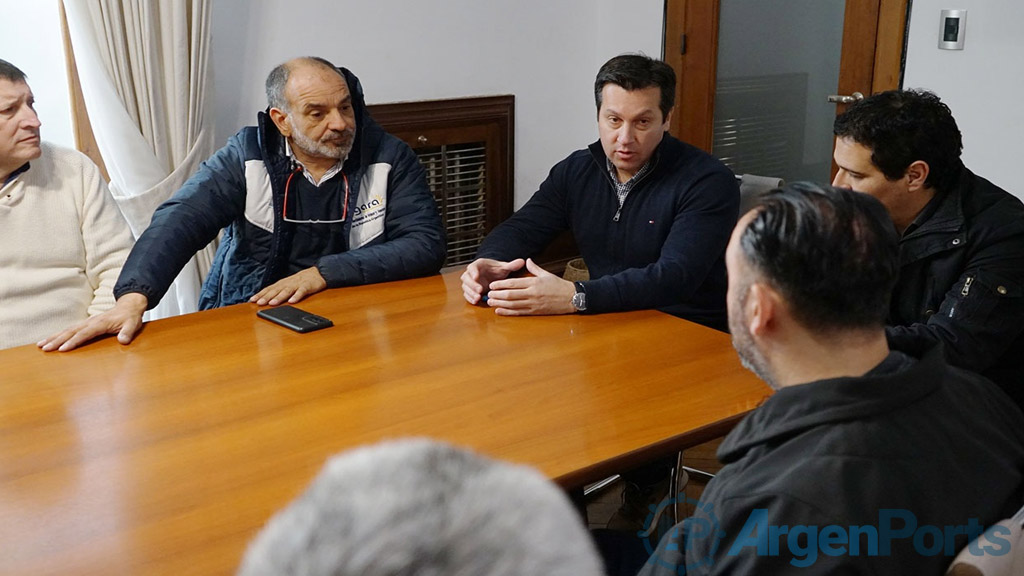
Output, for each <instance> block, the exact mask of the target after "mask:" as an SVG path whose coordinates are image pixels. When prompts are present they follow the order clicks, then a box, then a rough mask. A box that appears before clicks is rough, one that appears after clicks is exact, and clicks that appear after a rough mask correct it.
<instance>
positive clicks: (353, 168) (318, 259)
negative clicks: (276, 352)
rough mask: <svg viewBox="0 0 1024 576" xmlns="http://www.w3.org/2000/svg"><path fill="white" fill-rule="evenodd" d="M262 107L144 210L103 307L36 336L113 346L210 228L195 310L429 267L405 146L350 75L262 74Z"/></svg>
mask: <svg viewBox="0 0 1024 576" xmlns="http://www.w3.org/2000/svg"><path fill="white" fill-rule="evenodd" d="M266 88H267V100H268V104H269V108H268V110H267V111H266V112H264V113H260V114H259V118H258V126H249V127H246V128H243V129H242V130H241V131H240V132H238V134H236V135H235V136H234V137H233V138H231V140H229V141H228V144H227V145H226V146H225V147H224V148H221V149H220V150H219V151H218V152H217V153H216V154H214V155H213V156H212V157H211V158H210V159H209V160H207V161H206V162H205V163H204V164H203V165H202V167H201V168H200V169H199V171H198V172H197V173H196V174H195V175H194V176H193V177H192V178H191V179H189V181H188V182H186V183H185V185H184V186H183V187H182V189H181V190H179V191H178V192H177V193H176V194H175V195H174V196H173V197H172V198H171V199H170V200H168V201H167V202H165V203H164V204H163V205H161V206H160V207H159V208H157V210H156V212H155V213H154V214H153V219H152V222H151V224H150V226H149V228H147V229H146V231H145V232H144V233H143V234H142V236H141V237H140V238H139V240H138V242H137V243H136V245H135V248H134V249H133V250H132V252H131V254H130V255H129V257H128V261H127V262H126V263H125V265H124V268H123V269H122V272H121V275H120V277H119V278H118V282H117V284H116V286H115V287H114V296H115V297H116V298H117V303H116V305H115V306H114V308H113V309H112V310H110V311H108V312H106V313H104V314H101V315H99V316H95V317H93V318H91V319H89V320H88V321H86V322H83V323H81V324H78V325H76V326H74V327H72V328H69V329H68V330H65V331H64V332H61V333H59V334H57V335H55V336H52V337H50V338H47V339H45V340H43V341H41V342H40V343H39V345H40V347H41V348H42V349H43V350H46V351H51V350H61V351H66V350H71V349H73V348H75V347H76V346H78V345H80V344H83V343H85V342H87V341H89V340H91V339H93V338H95V337H97V336H100V335H103V334H115V333H116V334H117V335H118V341H120V342H121V343H122V344H127V343H129V342H131V340H132V339H133V338H134V337H135V335H136V333H138V331H139V329H140V328H141V326H142V315H143V312H145V310H147V309H149V308H152V307H153V306H155V305H156V304H157V303H158V302H159V301H160V298H161V297H163V295H164V293H165V292H166V291H167V288H168V287H169V286H170V284H171V282H172V281H173V280H174V277H175V276H176V275H177V274H178V272H179V271H180V270H181V268H182V267H183V266H184V265H185V263H186V262H187V261H188V259H189V258H190V257H191V256H192V255H193V254H194V253H195V252H196V251H197V250H199V249H200V248H202V247H203V246H205V245H206V244H208V243H209V242H210V241H211V240H213V239H214V238H215V237H216V236H217V234H218V232H220V231H221V230H222V229H223V231H224V233H223V236H222V239H221V244H220V246H219V248H218V250H217V255H216V257H215V259H214V262H213V267H212V269H211V270H210V274H209V276H208V277H207V278H206V281H205V282H204V284H203V289H202V293H201V295H200V302H199V304H200V307H201V308H203V309H208V308H216V307H219V306H227V305H229V304H235V303H238V302H245V301H248V302H254V303H256V304H259V305H267V304H269V305H277V304H283V303H286V302H288V303H295V302H298V301H300V300H302V299H303V298H305V297H307V296H309V295H311V294H315V293H317V292H320V291H321V290H324V289H327V288H338V287H342V286H352V285H360V284H372V283H376V282H387V281H392V280H401V279H405V278H411V277H416V276H424V275H428V274H434V273H436V272H437V271H438V270H439V269H440V267H441V264H442V263H443V261H444V257H445V233H444V228H443V226H442V224H441V219H440V216H439V214H438V211H437V206H436V204H435V202H434V198H433V195H432V194H431V192H430V189H429V188H428V187H427V182H426V178H425V173H424V171H423V168H422V167H421V166H420V163H419V161H418V159H417V158H416V156H415V154H414V153H413V152H412V150H411V149H410V148H409V147H408V146H406V145H405V144H404V143H403V142H401V141H400V140H398V139H397V138H395V137H394V136H391V135H390V134H387V133H386V132H384V130H383V129H382V128H381V127H380V126H379V125H377V123H376V122H374V121H373V119H372V118H371V117H370V115H369V113H368V112H367V111H366V108H365V105H364V101H363V93H362V88H361V86H360V85H359V80H358V79H357V78H356V77H355V75H353V74H352V73H351V72H349V71H348V70H346V69H344V68H336V67H335V66H334V65H333V64H331V63H330V62H328V61H326V60H324V59H321V58H312V57H306V58H297V59H294V60H291V61H288V62H285V63H284V64H281V65H280V66H278V67H276V68H275V69H274V70H273V71H271V73H270V75H269V76H268V77H267V86H266Z"/></svg>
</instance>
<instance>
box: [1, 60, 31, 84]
mask: <svg viewBox="0 0 1024 576" xmlns="http://www.w3.org/2000/svg"><path fill="white" fill-rule="evenodd" d="M0 79H3V80H7V81H9V82H24V81H25V73H24V72H22V71H21V69H20V68H18V67H17V66H15V65H14V64H11V63H10V62H8V61H7V60H3V59H0Z"/></svg>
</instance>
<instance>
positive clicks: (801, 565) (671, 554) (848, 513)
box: [641, 183, 1024, 576]
mask: <svg viewBox="0 0 1024 576" xmlns="http://www.w3.org/2000/svg"><path fill="white" fill-rule="evenodd" d="M897 243H898V238H897V235H896V233H895V231H894V229H893V227H892V225H891V223H890V221H889V218H888V216H887V214H886V210H885V208H884V207H883V206H882V204H881V203H879V202H878V201H877V200H875V199H874V198H872V197H870V196H868V195H866V194H860V193H857V192H853V191H851V190H848V189H840V188H832V187H828V186H818V185H815V184H809V183H794V184H790V185H787V186H784V187H783V188H782V189H779V190H775V191H773V192H771V193H769V194H768V195H767V196H766V197H765V198H764V199H763V201H762V204H761V206H760V207H758V208H756V209H755V210H752V211H751V212H749V213H747V214H746V215H744V216H743V217H742V218H740V221H739V223H738V224H737V226H736V230H735V231H734V232H733V235H732V240H731V241H730V243H729V248H728V250H727V251H726V262H727V265H728V269H729V294H728V303H729V326H730V328H731V333H732V339H733V346H734V347H735V348H736V350H737V352H738V354H739V356H740V359H741V360H742V361H743V363H744V365H745V366H747V367H748V368H749V369H751V370H752V371H753V372H754V373H755V374H757V375H758V376H759V377H760V378H762V379H763V380H764V381H765V382H767V383H768V384H769V385H770V386H771V387H772V388H774V389H775V390H776V392H775V394H774V395H773V396H771V397H770V398H768V399H767V400H766V401H765V402H764V403H763V404H762V405H761V406H759V407H758V408H756V409H755V410H754V411H753V412H752V413H751V414H749V415H748V416H747V417H746V418H745V419H744V420H742V421H741V422H740V424H739V425H737V427H736V428H735V429H734V430H733V431H732V432H731V433H730V434H729V435H728V436H727V437H726V439H725V441H724V442H723V443H722V445H721V447H720V448H719V450H718V458H719V459H720V460H721V461H722V462H723V463H724V464H725V467H724V468H722V470H721V471H720V472H719V473H718V475H717V476H716V477H715V478H714V479H713V480H712V481H711V482H710V483H709V484H708V486H707V489H706V490H705V492H704V494H703V496H702V497H701V499H700V502H699V503H698V504H697V505H696V510H697V513H696V514H695V515H694V516H693V517H692V518H690V519H687V520H686V521H684V522H683V523H682V524H680V525H677V527H676V529H675V530H673V531H672V532H671V533H670V534H669V535H668V536H666V537H665V538H663V539H662V541H661V543H660V544H659V545H658V548H657V549H656V550H655V552H654V554H653V555H652V556H651V558H650V559H649V560H648V562H647V564H646V565H645V566H644V568H643V570H641V574H642V575H643V576H662V575H669V574H677V573H682V572H681V571H680V569H682V568H685V569H686V574H784V573H800V574H875V575H879V574H935V575H938V574H942V573H943V572H944V571H945V568H946V566H948V565H949V563H950V562H951V561H952V559H953V556H954V555H955V553H956V551H957V550H958V549H960V548H963V547H964V545H965V544H966V543H967V542H968V541H969V540H972V539H973V538H975V537H977V536H979V535H980V534H981V532H982V531H983V530H984V528H985V527H986V526H988V525H989V524H991V523H992V522H994V521H996V520H999V519H1001V518H1004V517H1006V516H1009V515H1010V514H1012V513H1013V511H1015V510H1016V509H1017V508H1018V507H1019V506H1020V503H1021V499H1022V498H1024V492H1022V490H1024V414H1022V413H1021V411H1020V409H1019V408H1018V407H1017V406H1015V405H1014V404H1013V403H1012V402H1010V401H1009V398H1008V397H1007V396H1006V394H1005V393H1004V392H1003V391H1002V390H1000V389H999V387H998V386H995V385H994V384H993V383H992V382H990V381H988V380H987V379H985V378H983V377H982V376H979V375H977V374H976V373H973V372H968V371H966V370H962V369H959V368H955V367H952V366H950V365H949V364H947V363H946V361H945V359H944V358H943V355H942V353H941V350H940V349H939V348H938V347H933V348H932V349H930V350H927V351H925V352H924V353H923V354H921V355H914V354H906V353H903V352H900V351H896V350H890V348H889V346H888V344H887V342H886V332H885V318H886V314H887V313H888V304H889V295H890V291H891V288H892V286H893V285H894V284H895V282H896V277H897V274H898V270H899V256H898V247H897ZM864 527H866V528H864ZM872 530H874V532H875V535H874V536H873V537H872V535H871V532H872ZM936 531H937V532H938V536H936ZM936 539H938V544H936ZM887 544H888V545H887Z"/></svg>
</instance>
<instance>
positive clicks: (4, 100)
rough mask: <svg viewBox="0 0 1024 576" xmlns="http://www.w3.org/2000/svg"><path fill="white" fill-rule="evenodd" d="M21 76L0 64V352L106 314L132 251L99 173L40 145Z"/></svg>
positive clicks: (77, 157) (82, 160)
mask: <svg viewBox="0 0 1024 576" xmlns="http://www.w3.org/2000/svg"><path fill="white" fill-rule="evenodd" d="M34 105H35V97H34V96H33V94H32V89H31V88H29V85H28V82H27V81H26V77H25V73H24V72H22V71H21V70H20V69H18V67H17V66H14V65H13V64H11V63H10V62H7V61H6V60H0V348H9V347H12V346H20V345H23V344H30V343H32V342H35V341H37V340H39V339H40V338H42V337H44V336H46V335H47V334H51V333H53V332H54V331H56V330H60V329H62V328H64V327H66V326H67V325H68V324H71V323H74V322H81V321H83V320H85V319H87V318H89V317H90V316H94V315H96V314H100V313H101V312H103V311H105V310H109V309H110V308H111V307H112V306H113V305H114V295H113V293H112V289H113V287H114V281H115V280H117V274H118V272H120V270H121V265H122V264H124V260H125V258H126V257H127V256H128V251H129V250H130V249H131V247H132V236H131V232H130V231H129V229H128V223H127V222H126V221H125V219H124V217H123V216H122V215H121V211H120V210H119V209H118V208H117V205H116V204H115V203H114V198H113V197H112V196H111V195H110V191H109V190H108V189H107V184H106V182H104V180H103V176H102V175H101V174H100V171H99V169H98V168H97V167H96V165H95V164H93V163H92V161H90V160H89V159H88V158H86V157H85V156H84V155H83V154H81V153H79V152H77V151H75V150H70V149H67V148H62V147H59V146H55V145H53V144H50V143H48V142H43V141H42V140H41V139H40V133H39V128H40V126H41V123H40V122H39V117H38V116H37V115H36V111H35V106H34Z"/></svg>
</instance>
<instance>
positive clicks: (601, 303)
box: [462, 54, 739, 330]
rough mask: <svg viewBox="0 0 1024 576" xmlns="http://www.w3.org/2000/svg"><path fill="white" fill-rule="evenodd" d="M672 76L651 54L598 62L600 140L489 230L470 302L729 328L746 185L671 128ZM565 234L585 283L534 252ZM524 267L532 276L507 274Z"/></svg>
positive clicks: (466, 281)
mask: <svg viewBox="0 0 1024 576" xmlns="http://www.w3.org/2000/svg"><path fill="white" fill-rule="evenodd" d="M675 81H676V79H675V72H673V70H672V68H671V67H670V66H669V65H668V64H665V63H664V62H661V61H658V60H653V59H651V58H648V57H647V56H643V55H633V54H627V55H621V56H616V57H615V58H612V59H611V60H609V61H608V62H606V63H605V64H604V66H602V67H601V70H600V71H599V72H598V74H597V80H596V82H595V84H594V96H595V99H596V102H597V125H598V132H599V134H600V140H599V141H598V142H595V143H593V144H591V145H590V147H589V148H588V149H586V150H579V151H577V152H574V153H573V154H572V155H570V156H569V157H568V158H566V159H565V160H563V161H562V162H559V163H558V164H557V165H555V167H554V168H552V170H551V173H550V174H549V175H548V177H547V179H546V180H545V181H544V182H543V183H541V185H540V189H539V190H538V191H537V193H535V194H534V195H533V197H532V198H531V199H530V200H529V202H527V203H526V205H524V206H523V207H522V208H521V209H519V210H518V211H517V212H516V213H515V214H513V215H512V217H510V218H509V219H508V220H506V221H505V222H503V223H502V224H501V225H500V226H498V227H497V228H495V229H494V230H493V231H492V232H491V233H490V234H489V235H488V236H487V238H486V239H485V240H484V242H483V243H482V244H481V245H480V249H479V250H478V251H477V259H476V260H475V261H474V262H472V263H471V264H469V266H468V267H467V268H466V272H465V273H464V274H463V275H462V289H463V294H464V296H465V298H466V300H467V301H468V302H469V303H471V304H478V303H480V302H482V301H486V303H487V305H488V306H491V307H493V308H495V312H497V313H498V314H502V315H524V314H569V313H573V312H584V311H585V312H613V311H620V310H636V309H642V308H663V309H665V310H666V311H667V312H671V313H673V314H675V315H677V316H681V317H683V318H687V319H689V320H693V321H695V322H700V323H702V324H705V325H708V326H711V327H714V328H718V329H721V330H725V329H726V319H725V285H726V280H725V263H724V261H723V253H724V251H725V245H726V243H727V242H728V240H729V230H731V229H732V227H733V225H734V224H735V223H736V216H737V212H738V210H739V188H738V187H737V184H736V180H735V177H734V176H733V173H732V172H731V171H730V170H729V169H728V168H727V167H726V166H725V165H724V164H722V163H721V162H719V161H718V160H716V159H715V158H713V157H712V156H710V155H708V154H706V153H704V152H702V151H700V150H698V149H697V148H694V147H693V146H690V145H688V144H685V143H683V142H680V141H679V140H676V139H675V138H673V137H672V136H671V135H669V134H667V133H666V131H667V130H668V127H669V122H670V120H671V118H672V108H673V102H674V99H675ZM565 230H570V231H571V232H572V234H573V236H574V237H575V239H576V244H577V245H578V246H579V249H580V252H581V254H582V255H583V258H584V260H585V261H586V264H587V267H588V269H589V271H590V275H591V279H590V280H588V281H586V282H577V283H575V284H574V283H572V282H569V281H566V280H563V279H561V278H558V277H557V276H554V275H552V274H550V273H548V272H547V271H545V270H544V269H542V268H541V267H539V266H538V265H536V264H535V263H534V262H533V260H532V259H531V258H530V257H531V256H533V255H535V254H537V253H538V252H540V251H541V250H542V249H543V248H544V247H545V246H546V245H547V244H548V243H549V242H551V240H553V239H554V238H555V237H556V236H557V235H558V234H559V233H561V232H563V231H565ZM524 267H525V271H527V272H529V273H530V274H532V276H529V277H521V278H509V275H510V274H512V273H514V272H518V271H522V270H523V269H524Z"/></svg>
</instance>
